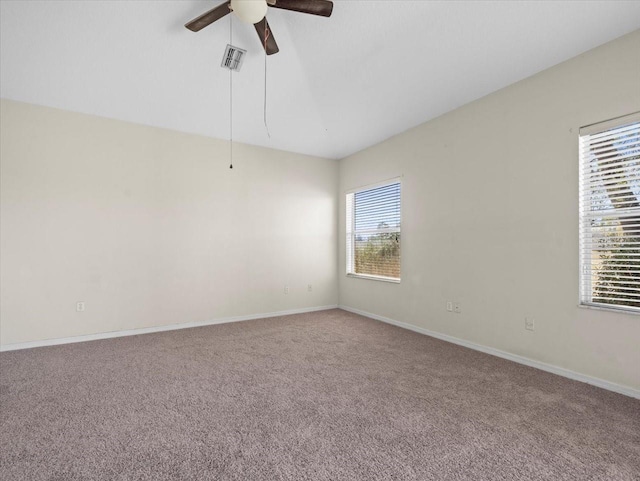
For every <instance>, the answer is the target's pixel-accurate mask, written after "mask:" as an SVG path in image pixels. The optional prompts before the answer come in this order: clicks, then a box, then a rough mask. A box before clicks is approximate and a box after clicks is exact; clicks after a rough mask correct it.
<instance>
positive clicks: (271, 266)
mask: <svg viewBox="0 0 640 481" xmlns="http://www.w3.org/2000/svg"><path fill="white" fill-rule="evenodd" d="M0 112H1V118H0V126H1V130H0V137H1V140H2V141H1V151H0V162H1V181H2V184H1V190H0V192H1V205H2V207H1V212H0V222H1V224H0V234H1V256H2V259H1V263H0V266H1V269H0V275H1V278H0V281H1V283H2V289H1V293H2V294H1V299H0V302H1V312H0V337H1V342H2V344H3V345H7V344H12V343H20V342H26V341H35V340H44V339H54V338H61V337H69V336H77V335H84V334H94V333H102V332H108V331H116V330H124V329H134V328H144V327H152V326H162V325H167V324H173V323H184V322H197V321H207V320H212V319H219V318H225V317H231V316H243V315H251V314H256V313H257V314H259V313H269V312H274V311H283V310H291V309H303V308H309V307H315V306H325V305H332V304H336V303H337V277H336V276H337V272H336V256H337V245H338V242H337V237H336V229H337V220H336V217H337V206H336V204H337V198H338V196H337V190H336V189H337V183H338V180H337V173H338V165H337V162H336V161H332V160H326V159H320V158H314V157H308V156H302V155H296V154H292V153H286V152H280V151H275V150H269V149H264V148H258V147H249V146H243V145H236V146H235V148H234V157H235V159H234V164H235V167H234V169H233V170H229V168H228V164H229V146H228V143H227V142H224V141H216V140H212V139H208V138H204V137H199V136H194V135H187V134H182V133H177V132H172V131H167V130H162V129H156V128H150V127H144V126H140V125H133V124H129V123H124V122H118V121H113V120H107V119H102V118H97V117H91V116H87V115H80V114H75V113H70V112H65V111H60V110H54V109H49V108H44V107H37V106H33V105H27V104H22V103H17V102H12V101H7V100H2V104H1V110H0ZM307 284H312V285H313V291H312V292H308V291H307ZM285 285H288V286H290V293H289V294H288V295H285V294H284V286H285ZM77 301H84V302H85V303H86V310H85V312H83V313H78V312H76V309H75V308H76V302H77Z"/></svg>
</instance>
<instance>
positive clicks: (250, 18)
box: [231, 0, 267, 24]
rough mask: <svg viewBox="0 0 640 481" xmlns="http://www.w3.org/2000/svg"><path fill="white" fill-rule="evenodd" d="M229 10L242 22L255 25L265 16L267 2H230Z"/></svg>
mask: <svg viewBox="0 0 640 481" xmlns="http://www.w3.org/2000/svg"><path fill="white" fill-rule="evenodd" d="M231 10H233V13H235V14H236V15H237V16H238V18H239V19H240V20H242V21H243V22H247V23H251V24H256V23H258V22H259V21H260V20H262V19H263V18H264V17H265V15H266V14H267V1H266V0H231Z"/></svg>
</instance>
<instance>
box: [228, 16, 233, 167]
mask: <svg viewBox="0 0 640 481" xmlns="http://www.w3.org/2000/svg"><path fill="white" fill-rule="evenodd" d="M232 39H233V16H232V15H229V45H233V42H232ZM229 168H230V169H233V70H231V69H229Z"/></svg>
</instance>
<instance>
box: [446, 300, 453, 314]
mask: <svg viewBox="0 0 640 481" xmlns="http://www.w3.org/2000/svg"><path fill="white" fill-rule="evenodd" d="M447 311H449V312H453V302H451V301H447Z"/></svg>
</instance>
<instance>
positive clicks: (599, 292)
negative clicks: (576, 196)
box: [580, 113, 640, 312]
mask: <svg viewBox="0 0 640 481" xmlns="http://www.w3.org/2000/svg"><path fill="white" fill-rule="evenodd" d="M580 264H581V265H580V269H581V276H580V302H581V304H584V305H590V306H598V307H609V308H616V309H627V310H635V311H638V312H640V113H636V114H633V115H630V116H626V117H623V118H619V119H615V120H612V121H608V122H603V123H601V124H596V125H591V126H589V127H584V128H582V129H580Z"/></svg>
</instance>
